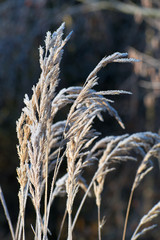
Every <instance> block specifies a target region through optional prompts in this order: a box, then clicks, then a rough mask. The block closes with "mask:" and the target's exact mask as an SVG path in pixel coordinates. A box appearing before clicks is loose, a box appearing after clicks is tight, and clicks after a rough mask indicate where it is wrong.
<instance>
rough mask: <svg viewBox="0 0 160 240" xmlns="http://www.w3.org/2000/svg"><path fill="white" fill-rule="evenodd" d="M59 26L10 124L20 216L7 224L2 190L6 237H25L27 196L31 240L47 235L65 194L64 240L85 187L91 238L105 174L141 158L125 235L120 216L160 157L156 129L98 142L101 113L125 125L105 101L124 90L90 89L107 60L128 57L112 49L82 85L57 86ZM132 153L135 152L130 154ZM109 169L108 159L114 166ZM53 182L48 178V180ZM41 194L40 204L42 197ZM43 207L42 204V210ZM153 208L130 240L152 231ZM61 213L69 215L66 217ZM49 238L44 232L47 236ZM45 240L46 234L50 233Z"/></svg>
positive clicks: (121, 60)
mask: <svg viewBox="0 0 160 240" xmlns="http://www.w3.org/2000/svg"><path fill="white" fill-rule="evenodd" d="M63 31H64V23H63V24H62V25H61V26H60V27H59V28H58V30H57V31H55V32H54V33H53V34H51V32H47V34H46V39H45V48H43V47H40V48H39V53H40V67H41V75H40V78H39V81H38V83H37V85H36V86H33V88H32V90H33V94H32V97H31V99H29V97H28V95H27V94H26V95H25V98H24V103H25V107H24V108H23V109H22V113H21V116H20V118H19V119H18V121H17V136H18V141H19V144H18V146H17V150H18V155H19V159H20V164H19V167H18V168H17V176H18V177H17V178H18V182H19V185H20V187H19V193H18V197H19V216H18V220H17V226H16V228H15V229H14V228H13V226H12V223H11V219H10V216H9V213H8V210H7V206H6V203H5V200H4V196H3V193H2V190H1V189H0V199H1V203H2V205H3V208H4V212H5V215H6V218H7V220H8V224H9V228H10V232H11V236H12V239H13V240H20V239H23V240H25V239H26V232H25V215H26V204H27V200H28V198H30V199H31V202H32V204H33V206H34V210H35V214H36V218H35V225H34V226H33V225H32V226H31V227H32V230H33V238H34V239H38V240H41V239H43V240H47V239H48V237H49V235H51V232H50V230H49V220H50V214H51V211H50V210H51V206H52V204H53V202H54V200H55V198H56V197H57V196H64V195H65V196H66V206H64V218H63V220H62V224H61V227H60V230H59V236H58V239H60V238H61V234H62V231H63V225H64V222H65V221H67V224H68V236H67V239H68V240H72V239H73V232H74V227H75V224H76V222H77V219H78V217H79V214H80V212H81V209H82V207H83V205H84V203H85V200H86V198H87V197H88V196H89V195H90V192H91V190H92V191H93V192H94V196H95V199H96V206H97V213H98V214H97V215H98V229H97V232H98V234H97V235H98V237H97V238H98V239H99V240H101V238H102V236H101V235H102V234H101V229H102V227H103V225H104V221H103V218H102V217H101V194H102V191H103V188H104V182H105V178H106V175H107V174H108V173H110V172H111V171H113V170H115V168H114V167H113V163H115V162H116V163H121V162H122V161H123V162H126V161H136V160H137V159H136V157H135V156H138V157H139V158H141V163H140V165H139V167H138V169H137V172H136V176H135V180H134V183H133V186H132V189H131V194H130V198H129V203H128V208H127V213H126V218H125V223H124V231H123V236H122V239H123V240H125V239H126V231H127V221H128V216H129V211H130V206H131V201H132V197H133V193H134V191H135V189H136V188H137V187H138V185H139V184H140V182H141V181H142V179H143V178H144V176H145V175H146V174H147V173H149V172H150V171H151V170H152V168H153V166H152V162H151V160H152V157H154V158H158V157H159V156H160V136H159V135H158V134H156V133H151V132H141V133H135V134H132V135H128V134H125V135H122V136H106V137H105V138H103V139H100V137H99V136H100V133H99V132H97V131H96V130H95V129H93V122H94V119H95V118H99V120H100V121H103V117H102V112H103V111H108V113H109V114H110V115H111V116H113V117H114V118H115V119H116V120H117V121H118V123H119V124H120V126H121V127H122V128H124V124H123V122H122V120H121V118H120V117H119V115H118V112H117V111H116V110H115V109H114V108H113V107H112V105H111V104H112V102H113V101H112V100H111V99H109V98H106V96H108V95H109V96H111V95H119V94H130V92H127V91H121V90H114V91H96V90H94V86H95V85H97V84H98V78H97V73H98V72H99V71H100V70H101V68H103V67H105V66H106V65H107V64H108V63H111V62H118V63H126V62H137V61H138V60H136V59H133V58H127V53H119V52H116V53H114V54H112V55H110V56H108V57H104V58H103V59H102V60H101V61H100V62H99V63H98V65H97V66H96V67H95V68H94V69H93V71H92V72H91V73H90V74H89V76H88V77H87V79H86V81H85V83H84V85H83V86H82V87H69V88H66V89H65V88H64V89H62V90H60V91H59V92H56V91H57V86H58V83H59V73H60V62H61V59H62V54H63V47H64V46H65V44H66V43H67V41H68V40H69V38H70V36H71V33H70V34H69V35H68V36H67V37H66V38H65V39H63ZM66 105H69V106H71V107H70V110H69V112H68V115H67V117H66V120H63V121H58V122H55V121H54V119H55V116H56V115H57V113H58V112H59V111H60V110H61V109H62V108H65V107H66ZM133 153H134V156H133ZM63 161H66V162H67V169H66V173H65V174H64V175H63V176H60V175H59V172H60V167H61V164H62V162H63ZM93 164H95V165H96V166H97V169H96V171H95V172H94V174H93V176H92V179H91V181H90V182H87V181H88V179H87V180H86V179H84V174H83V173H84V172H85V171H86V170H87V168H89V167H91V166H92V165H93ZM114 166H115V164H114ZM49 176H51V178H52V181H51V183H50V184H49V183H48V177H49ZM79 188H82V189H83V190H84V195H83V198H82V200H81V203H80V205H79V207H78V209H77V210H75V209H74V211H76V213H75V214H74V216H73V213H72V212H73V207H74V200H75V197H76V196H77V194H78V192H79ZM42 197H43V201H42ZM42 204H43V205H44V206H43V208H42ZM159 213H160V202H158V203H157V204H156V205H155V206H153V208H152V209H151V210H150V211H149V212H148V213H146V215H145V216H143V217H142V219H141V220H140V222H139V224H138V225H137V228H136V229H135V231H134V233H132V236H131V238H130V239H132V240H135V239H138V238H139V237H140V236H142V235H143V234H144V233H146V232H147V231H148V230H150V229H153V228H154V227H155V226H156V225H153V224H152V222H151V221H152V219H153V218H155V217H157V215H158V214H159ZM67 218H68V220H67ZM49 238H50V237H49ZM51 239H52V238H51Z"/></svg>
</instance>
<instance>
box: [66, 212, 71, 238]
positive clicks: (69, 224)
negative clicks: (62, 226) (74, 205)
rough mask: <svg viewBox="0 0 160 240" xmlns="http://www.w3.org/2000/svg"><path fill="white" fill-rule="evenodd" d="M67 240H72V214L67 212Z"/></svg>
mask: <svg viewBox="0 0 160 240" xmlns="http://www.w3.org/2000/svg"><path fill="white" fill-rule="evenodd" d="M67 240H72V214H71V212H68V238H67Z"/></svg>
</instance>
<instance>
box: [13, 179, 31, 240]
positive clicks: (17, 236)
mask: <svg viewBox="0 0 160 240" xmlns="http://www.w3.org/2000/svg"><path fill="white" fill-rule="evenodd" d="M28 188H29V180H28V182H27V185H26V190H25V194H24V209H25V208H26V203H27V196H28ZM22 228H23V222H22V217H21V214H20V213H19V216H18V221H17V227H16V234H15V239H18V240H20V239H21V234H22Z"/></svg>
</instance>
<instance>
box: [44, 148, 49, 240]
mask: <svg viewBox="0 0 160 240" xmlns="http://www.w3.org/2000/svg"><path fill="white" fill-rule="evenodd" d="M48 150H49V149H48V146H47V151H46V167H45V170H46V179H45V181H46V182H45V199H44V232H43V240H45V239H47V228H48V222H47V192H48V152H49V151H48Z"/></svg>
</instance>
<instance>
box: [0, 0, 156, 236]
mask: <svg viewBox="0 0 160 240" xmlns="http://www.w3.org/2000/svg"><path fill="white" fill-rule="evenodd" d="M62 22H65V23H66V30H65V33H66V34H67V33H69V32H70V31H71V30H73V34H72V37H71V39H70V41H69V42H68V43H67V46H66V47H65V52H64V56H63V59H62V63H61V79H62V80H61V83H60V87H68V86H71V85H82V84H83V83H84V81H85V79H86V77H87V75H88V74H89V73H90V71H91V70H92V69H93V68H94V67H95V66H96V64H97V63H98V62H99V61H100V60H101V59H102V58H103V57H104V56H105V55H109V54H111V53H113V52H115V51H119V52H128V53H129V57H135V58H139V59H140V60H142V61H141V62H140V63H136V64H129V63H128V64H118V63H113V64H110V65H108V66H107V67H106V68H105V69H103V70H102V71H101V72H100V74H99V77H100V80H99V86H98V87H97V89H101V90H104V89H105V90H108V89H123V90H128V91H131V92H132V93H133V95H131V96H117V97H114V100H115V104H114V107H115V108H116V109H117V110H118V112H119V114H120V116H121V117H122V119H123V121H124V123H125V126H126V129H125V130H122V129H121V128H120V126H119V125H118V124H117V122H116V120H114V119H113V118H112V117H110V116H109V115H108V114H107V113H106V114H104V119H105V122H104V123H103V124H99V123H98V122H97V124H95V127H96V128H97V129H98V130H99V131H101V132H102V131H103V134H102V136H105V135H111V134H112V135H118V134H124V133H134V132H138V131H154V132H158V131H159V129H160V1H157V0H136V1H134V0H124V1H120V0H119V1H118V0H104V1H98V0H79V1H78V0H68V1H65V0H0V185H1V186H2V189H3V193H4V195H5V198H6V202H7V206H8V209H9V212H10V215H11V219H12V220H13V223H15V222H16V218H17V212H18V197H17V193H18V183H17V180H16V167H17V166H18V164H19V159H18V156H17V153H16V144H17V137H16V120H17V119H18V118H19V116H20V113H21V109H22V107H23V97H24V94H25V93H28V94H29V96H31V93H32V91H31V88H32V86H33V85H34V84H36V82H37V80H38V78H39V75H40V67H39V53H38V47H39V45H44V38H45V34H46V32H47V31H48V30H50V31H54V30H56V29H57V27H59V26H60V24H61V23H62ZM135 170H136V164H135V163H127V164H126V165H125V164H122V165H120V166H117V171H116V172H115V173H114V174H111V175H110V177H108V178H107V179H106V184H105V185H106V187H105V190H104V192H103V201H102V216H103V215H104V216H106V223H105V225H104V227H103V231H102V234H103V239H108V240H112V239H114V240H117V239H121V236H122V230H123V225H124V215H125V209H126V207H127V200H128V197H129V193H130V189H131V186H132V181H133V179H134V176H135ZM159 199H160V175H159V166H158V163H157V162H156V161H155V170H153V172H152V173H151V174H149V176H147V177H146V178H145V180H144V181H143V183H142V184H141V185H140V186H139V188H138V189H137V190H136V192H135V195H134V198H133V202H132V207H131V214H130V218H129V225H128V234H127V237H128V239H129V237H130V235H131V233H132V232H133V231H134V229H135V227H136V224H137V223H138V221H139V219H140V217H142V216H143V215H144V214H145V213H146V212H147V211H148V210H149V209H150V208H151V207H152V206H153V205H154V204H155V203H156V202H158V200H159ZM94 201H95V200H94V198H92V199H90V202H89V201H87V203H89V204H88V205H86V207H85V208H84V209H83V210H82V214H81V216H80V218H79V221H78V223H77V226H76V229H75V239H82V240H83V239H88V240H94V239H97V212H96V208H94V207H93V206H94V204H95V202H94ZM63 203H65V201H64V200H62V199H58V200H57V202H55V205H54V206H53V214H52V217H51V229H52V232H53V231H54V232H55V235H54V234H53V236H52V237H54V236H56V234H57V233H58V229H57V228H56V226H57V225H58V224H59V223H60V221H61V217H62V214H63V207H62V206H63ZM77 205H78V203H77ZM94 209H95V210H94ZM27 215H28V216H27V224H28V226H27V229H28V238H27V239H31V237H33V233H32V231H31V227H30V225H29V223H32V222H33V221H32V219H33V217H34V215H33V210H32V207H31V204H30V203H28V211H27ZM159 227H160V226H159ZM66 231H67V229H66V230H64V233H63V238H62V239H66V235H65V233H66ZM159 236H160V231H158V229H157V230H153V231H152V232H151V233H148V234H147V235H146V236H145V238H144V239H146V240H152V239H153V240H158V239H160V237H159ZM0 239H4V240H8V239H11V238H10V236H9V231H8V225H7V222H6V219H5V216H4V214H3V210H2V206H1V205H0Z"/></svg>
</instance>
